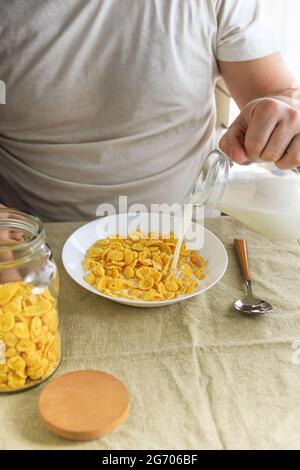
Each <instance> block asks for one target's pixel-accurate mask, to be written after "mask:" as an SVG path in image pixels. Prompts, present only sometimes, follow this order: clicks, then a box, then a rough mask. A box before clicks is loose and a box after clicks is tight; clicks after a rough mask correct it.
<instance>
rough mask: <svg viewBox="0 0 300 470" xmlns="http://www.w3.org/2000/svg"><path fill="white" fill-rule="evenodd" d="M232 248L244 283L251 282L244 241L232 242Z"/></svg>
mask: <svg viewBox="0 0 300 470" xmlns="http://www.w3.org/2000/svg"><path fill="white" fill-rule="evenodd" d="M234 246H235V249H236V253H237V255H238V259H239V262H240V266H241V269H242V273H243V276H244V279H245V281H251V272H250V267H249V259H248V250H247V243H246V240H234Z"/></svg>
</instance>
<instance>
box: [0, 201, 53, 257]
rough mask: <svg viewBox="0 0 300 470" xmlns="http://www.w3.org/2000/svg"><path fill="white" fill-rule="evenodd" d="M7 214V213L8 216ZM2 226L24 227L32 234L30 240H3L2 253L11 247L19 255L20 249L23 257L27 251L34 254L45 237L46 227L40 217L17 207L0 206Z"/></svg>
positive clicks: (0, 250)
mask: <svg viewBox="0 0 300 470" xmlns="http://www.w3.org/2000/svg"><path fill="white" fill-rule="evenodd" d="M5 214H7V216H6V217H5ZM11 216H12V217H11ZM0 228H8V229H20V230H22V229H23V230H24V231H26V232H27V233H30V234H31V237H30V238H29V240H26V241H20V242H19V241H16V242H15V243H13V244H12V243H10V242H8V243H5V242H4V243H3V242H1V243H0V253H1V252H4V251H7V250H8V249H9V250H10V252H14V253H15V254H16V255H17V252H18V251H20V253H22V258H23V257H24V255H25V253H26V252H27V253H31V254H32V253H33V252H34V251H35V250H36V249H38V248H39V247H40V245H41V244H42V243H43V242H44V239H45V233H44V228H43V224H42V221H41V220H40V218H39V217H37V216H34V215H31V214H29V213H27V212H22V211H19V210H17V209H10V208H6V207H4V208H0ZM17 257H18V256H17ZM25 257H26V255H25ZM0 264H1V262H0Z"/></svg>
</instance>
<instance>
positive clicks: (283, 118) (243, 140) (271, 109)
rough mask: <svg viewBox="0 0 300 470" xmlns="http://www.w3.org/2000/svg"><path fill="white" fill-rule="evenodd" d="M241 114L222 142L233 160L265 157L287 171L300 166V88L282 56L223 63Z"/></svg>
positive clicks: (220, 63) (222, 68)
mask: <svg viewBox="0 0 300 470" xmlns="http://www.w3.org/2000/svg"><path fill="white" fill-rule="evenodd" d="M219 68H220V72H221V74H222V76H223V78H224V80H225V82H226V84H227V86H228V88H229V90H230V93H231V95H232V96H233V98H234V99H235V101H236V102H237V104H238V105H239V107H240V109H241V110H242V111H241V114H240V116H239V117H238V118H237V119H236V121H235V122H234V123H233V124H232V126H231V127H230V129H229V130H228V131H227V132H226V134H225V135H224V137H223V138H222V139H221V141H220V148H221V150H223V151H224V152H225V153H227V154H228V155H229V156H230V157H231V158H232V159H233V160H234V161H236V162H238V163H243V162H245V161H247V159H250V160H257V159H258V158H261V159H262V160H265V161H274V162H276V165H277V166H278V167H280V168H283V169H288V168H295V167H300V89H299V87H298V85H297V84H296V82H295V80H294V79H293V77H292V75H291V73H290V71H289V69H288V67H287V66H286V64H285V62H284V61H283V59H282V57H281V55H280V54H278V53H277V54H273V55H271V56H268V57H265V58H263V59H257V60H251V61H245V62H222V61H220V62H219Z"/></svg>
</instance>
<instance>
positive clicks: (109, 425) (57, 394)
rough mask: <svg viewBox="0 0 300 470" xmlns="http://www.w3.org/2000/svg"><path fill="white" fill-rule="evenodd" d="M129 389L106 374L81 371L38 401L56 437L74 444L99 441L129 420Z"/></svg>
mask: <svg viewBox="0 0 300 470" xmlns="http://www.w3.org/2000/svg"><path fill="white" fill-rule="evenodd" d="M129 407H130V405H129V395H128V391H127V389H126V387H125V386H124V385H123V384H122V383H121V382H120V381H119V380H118V379H116V378H115V377H113V376H112V375H110V374H106V373H105V372H98V371H94V370H82V371H77V372H69V373H67V374H64V375H61V376H60V377H58V378H57V379H54V380H53V381H52V382H50V383H49V384H48V385H47V386H46V387H45V388H44V390H43V391H42V393H41V394H40V398H39V413H40V416H41V419H42V421H43V423H44V424H45V426H46V427H47V428H48V429H49V430H50V431H52V432H53V433H55V434H58V435H59V436H62V437H66V438H67V439H72V440H75V441H88V440H92V439H97V438H98V437H100V436H103V435H104V434H107V433H109V432H111V431H113V430H114V429H115V428H116V427H117V426H119V425H120V424H121V423H122V422H123V421H125V419H126V418H127V416H128V413H129Z"/></svg>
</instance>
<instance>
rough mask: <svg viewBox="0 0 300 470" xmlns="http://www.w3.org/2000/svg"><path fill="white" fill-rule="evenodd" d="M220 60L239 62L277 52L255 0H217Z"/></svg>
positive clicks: (217, 48) (217, 53) (217, 50)
mask: <svg viewBox="0 0 300 470" xmlns="http://www.w3.org/2000/svg"><path fill="white" fill-rule="evenodd" d="M216 13H217V22H218V33H217V45H216V56H217V59H219V60H223V61H225V62H235V61H236V62H239V61H246V60H253V59H258V58H261V57H265V56H268V55H271V54H273V53H275V52H277V51H278V48H277V47H276V45H275V43H274V42H273V40H272V39H271V37H270V35H269V33H268V31H267V30H266V28H265V27H264V26H263V25H262V23H261V21H260V15H259V8H258V3H257V1H256V0H217V12H216Z"/></svg>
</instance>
